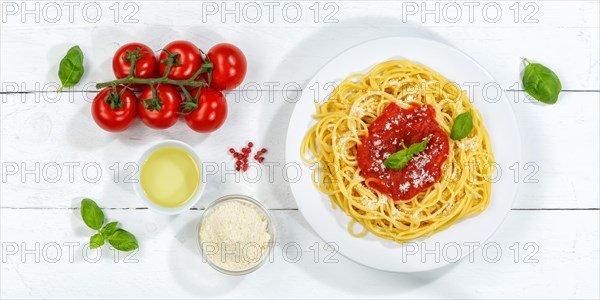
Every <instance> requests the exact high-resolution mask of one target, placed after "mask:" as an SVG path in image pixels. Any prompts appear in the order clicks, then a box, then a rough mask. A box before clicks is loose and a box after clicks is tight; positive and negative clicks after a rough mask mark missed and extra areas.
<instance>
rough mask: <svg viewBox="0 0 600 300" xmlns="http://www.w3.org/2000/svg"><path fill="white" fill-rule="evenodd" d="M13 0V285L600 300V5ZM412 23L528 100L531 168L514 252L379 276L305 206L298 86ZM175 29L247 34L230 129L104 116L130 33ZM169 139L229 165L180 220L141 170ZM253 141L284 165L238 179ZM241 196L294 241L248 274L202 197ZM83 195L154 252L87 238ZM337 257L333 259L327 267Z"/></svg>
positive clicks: (526, 152) (145, 293)
mask: <svg viewBox="0 0 600 300" xmlns="http://www.w3.org/2000/svg"><path fill="white" fill-rule="evenodd" d="M1 4H2V13H1V15H2V21H1V23H0V26H1V29H0V39H1V47H0V52H1V54H0V55H1V61H0V63H1V69H0V79H1V82H2V89H1V90H2V95H1V97H2V99H1V100H2V101H1V106H0V111H1V114H0V118H1V141H0V144H1V149H0V150H1V152H0V156H1V161H2V182H1V189H0V192H1V202H0V204H1V208H0V220H1V236H0V238H1V244H2V250H1V251H2V253H1V256H2V267H1V281H0V282H1V296H2V298H42V297H45V298H79V297H82V298H166V297H168V298H191V297H227V298H280V297H281V298H289V297H302V298H317V297H318V298H329V297H332V298H333V297H335V298H366V297H368V298H374V297H377V298H379V297H381V298H408V297H409V298H447V297H453V298H454V297H456V298H471V297H473V298H504V297H508V298H531V297H537V298H540V297H552V298H598V297H599V293H600V292H599V284H598V282H599V281H600V279H599V273H600V270H599V264H600V261H599V219H600V218H599V217H600V216H599V214H600V210H599V209H600V201H599V188H598V182H599V169H598V168H599V158H598V153H599V138H598V136H599V133H600V132H599V127H600V126H599V121H598V120H599V108H600V107H599V101H598V100H599V96H600V83H599V72H600V64H599V62H600V61H599V53H600V49H599V43H600V41H599V10H600V6H599V3H598V1H533V2H516V1H498V2H493V3H492V4H485V2H481V3H477V2H460V1H459V2H427V3H425V2H421V1H416V2H403V3H401V2H392V1H381V2H366V1H365V2H358V1H357V2H354V1H352V2H329V3H328V2H319V3H317V2H314V1H307V2H292V4H285V3H284V2H282V3H278V2H265V3H263V2H241V3H238V4H236V3H234V2H220V1H218V2H191V1H183V2H171V1H169V2H167V1H156V2H154V1H148V2H114V1H106V2H92V4H85V3H84V2H81V3H79V2H64V3H63V2H36V1H31V2H28V3H27V4H22V3H21V2H10V1H2V3H1ZM236 5H237V6H236ZM436 5H437V6H436ZM436 9H437V10H436ZM426 10H433V12H429V13H427V11H426ZM457 12H460V17H458V15H457ZM496 12H499V14H497V13H496ZM394 35H411V36H423V37H429V38H433V39H436V40H440V41H443V42H445V43H448V44H451V45H453V46H454V47H456V48H458V49H460V50H462V51H464V52H466V53H468V54H469V55H471V56H472V57H473V58H474V59H475V60H477V61H478V62H480V63H481V64H482V65H483V66H484V67H485V68H486V69H488V70H489V71H490V72H491V73H492V75H493V76H495V77H496V79H497V80H498V83H499V84H500V86H501V87H502V88H503V90H504V92H505V93H506V94H507V96H508V98H509V99H510V101H513V102H514V103H513V104H514V105H513V107H514V111H515V114H516V116H517V119H518V123H519V127H520V131H521V135H522V139H523V159H524V162H526V163H529V164H528V165H522V166H519V167H518V168H516V170H518V174H517V173H515V172H516V171H514V170H513V171H510V172H513V174H511V175H512V176H515V179H516V180H518V181H519V182H521V184H520V189H519V192H518V196H517V199H516V200H515V201H514V205H513V209H512V210H511V212H510V213H509V214H508V217H507V218H506V220H505V222H504V223H503V225H502V226H501V227H500V228H499V230H498V231H497V232H496V233H495V234H494V235H493V236H492V238H491V239H490V241H488V242H491V243H494V247H495V248H494V249H500V250H501V251H502V252H501V255H499V256H498V257H496V255H494V253H493V251H491V252H490V251H488V253H484V252H483V251H482V250H481V249H479V250H477V251H476V252H475V254H474V255H473V257H472V259H468V258H467V259H466V260H463V261H461V262H460V263H456V264H453V265H451V266H450V267H446V268H442V269H439V270H436V271H432V272H424V273H415V274H394V273H387V272H381V271H377V270H373V269H370V268H367V267H364V266H361V265H358V264H356V263H354V262H352V261H349V260H348V259H345V258H344V257H343V256H341V255H340V254H335V253H331V252H330V251H326V250H323V249H322V247H323V245H324V242H325V241H322V240H321V239H320V238H319V237H318V236H317V235H316V234H315V232H314V231H313V230H312V229H311V228H310V227H309V225H308V224H307V223H306V221H305V220H304V219H303V217H302V215H301V213H300V212H299V211H298V209H297V205H296V203H295V201H294V199H293V197H292V195H291V192H290V188H289V185H288V183H287V182H286V180H285V176H283V173H282V172H283V171H284V170H285V167H284V163H285V161H284V156H283V153H284V143H283V141H284V139H285V135H286V128H287V125H288V120H289V117H290V114H291V112H292V110H293V107H294V101H295V100H296V99H298V97H299V94H300V93H301V92H302V89H304V91H305V92H306V91H307V87H306V86H305V85H306V83H307V82H308V80H309V79H310V78H311V76H312V75H313V74H315V72H316V71H317V70H318V69H319V68H320V67H321V66H322V65H323V64H324V63H325V62H327V61H328V60H330V59H332V58H333V57H334V56H335V55H336V54H338V53H339V52H341V51H343V50H345V49H347V48H348V47H350V46H353V45H356V44H358V43H361V42H364V41H367V40H370V39H374V38H378V37H384V36H394ZM176 39H187V40H191V41H194V42H195V43H197V44H198V45H199V46H200V47H201V48H204V49H208V48H210V46H212V45H214V44H216V43H219V42H231V43H234V44H236V45H238V46H239V47H240V48H242V49H243V50H244V52H245V53H246V55H247V58H248V61H249V71H248V75H247V78H246V81H245V83H244V85H243V87H242V88H241V89H240V90H237V91H234V92H231V93H229V94H228V95H227V98H228V101H229V104H230V105H229V108H230V113H229V117H228V120H227V123H226V124H225V126H224V127H223V128H222V129H220V130H219V131H217V132H216V133H214V134H210V135H201V134H197V133H194V132H192V131H190V130H188V128H187V127H186V125H185V124H184V123H183V122H180V123H178V124H176V125H175V126H174V127H173V128H170V129H168V130H165V131H154V130H150V129H148V128H145V127H144V126H143V125H141V124H139V123H138V124H137V125H135V126H134V127H133V128H131V129H130V130H128V131H126V132H124V133H121V134H110V133H106V132H103V131H101V130H100V129H99V128H98V127H97V126H96V125H95V124H94V122H93V120H92V118H91V116H90V112H89V111H90V101H91V99H93V96H94V95H95V89H94V88H93V85H94V83H95V82H99V81H106V80H109V79H111V78H112V71H111V66H110V59H111V57H112V54H113V53H114V51H115V50H116V48H117V47H118V46H119V45H121V44H123V43H126V42H131V41H140V42H144V43H146V44H148V45H150V46H151V47H152V48H155V49H159V48H160V47H162V46H163V45H165V44H166V43H167V42H169V41H171V40H176ZM75 44H78V45H80V46H81V48H82V49H83V52H84V54H85V67H86V73H85V76H84V78H83V79H82V82H81V83H80V84H79V85H78V86H77V87H75V88H73V89H70V90H69V91H67V92H64V93H62V94H57V93H56V92H55V90H56V88H57V87H58V84H57V81H58V79H57V76H56V73H57V68H58V62H59V60H60V59H61V57H62V56H63V55H64V53H65V52H66V50H67V49H68V48H69V47H70V46H72V45H75ZM398 51H400V52H401V49H398ZM521 57H527V58H530V59H534V60H537V61H539V62H542V63H544V64H545V65H547V66H549V67H550V68H552V69H553V70H554V71H555V72H556V73H557V74H558V75H559V76H560V78H561V80H562V83H563V88H564V92H563V93H562V94H561V96H560V99H559V102H558V103H557V104H556V105H552V106H548V105H540V104H537V103H531V102H530V101H529V100H527V99H526V98H525V95H524V93H523V92H522V88H521V87H520V85H519V82H520V76H519V68H520V58H521ZM164 139H178V140H182V141H184V142H186V143H189V144H190V145H192V146H193V147H194V148H195V149H196V150H197V151H198V152H199V154H200V155H201V156H202V157H203V158H205V160H209V161H211V162H214V163H217V164H218V165H219V166H220V167H219V170H217V171H216V172H217V173H216V175H212V176H210V177H209V182H208V183H207V190H206V192H205V195H204V196H203V197H202V199H201V201H200V202H199V204H198V205H197V206H196V208H195V209H194V210H191V211H189V212H187V213H184V214H181V215H179V216H176V217H167V216H162V215H158V214H156V213H154V212H152V211H149V210H148V209H146V207H144V205H143V204H142V203H141V201H140V200H138V199H137V198H136V196H135V195H134V192H133V189H132V187H131V184H130V183H128V176H129V175H130V173H131V172H132V170H133V169H131V165H129V164H128V163H131V162H135V161H136V160H137V159H138V157H139V155H140V154H141V152H142V151H143V150H144V149H145V148H146V147H148V146H149V145H151V144H153V143H156V142H157V141H160V140H164ZM248 140H252V141H253V142H254V143H255V144H257V145H259V146H266V147H268V148H269V153H268V156H267V157H268V159H267V160H268V161H270V162H273V163H276V165H274V166H273V171H272V172H267V171H268V169H266V168H263V176H262V177H261V178H260V179H259V180H258V181H256V180H254V179H255V178H254V177H253V175H252V174H248V176H246V177H241V178H238V179H236V178H235V177H234V176H233V175H231V174H230V175H225V178H222V177H223V176H221V174H222V173H223V172H224V171H227V170H231V169H232V168H233V160H232V159H231V158H230V157H229V155H228V153H227V149H228V148H229V147H231V146H234V147H241V146H242V143H244V142H246V141H248ZM221 163H224V165H221ZM507 171H508V170H507ZM99 172H100V173H99ZM267 175H271V176H267ZM269 177H270V178H269ZM255 181H256V182H255ZM230 193H243V194H249V195H252V196H255V197H256V198H258V199H260V200H261V201H263V203H265V205H266V206H267V207H268V208H269V209H271V211H272V214H273V216H274V218H275V221H276V225H277V230H278V239H279V241H280V243H281V244H282V245H281V246H278V247H276V248H275V255H274V259H273V262H272V263H268V264H267V265H265V266H264V267H263V268H262V269H260V270H259V271H257V272H256V273H253V274H251V275H248V276H245V277H228V276H225V275H222V274H220V273H217V272H216V271H214V270H212V269H211V268H210V267H209V266H208V265H207V264H205V263H203V262H202V261H201V258H200V256H199V254H198V251H197V248H196V239H195V228H196V223H197V220H198V218H199V217H200V215H201V214H202V211H203V208H204V207H205V206H206V205H207V204H208V203H210V201H212V200H214V199H216V198H217V197H219V196H222V195H225V194H230ZM84 196H85V197H90V198H92V199H95V200H97V202H98V203H100V205H101V206H102V207H103V208H105V214H106V215H107V217H108V218H109V219H114V220H118V221H120V222H122V224H123V226H124V228H126V229H128V230H129V231H131V232H134V233H135V234H136V236H137V237H138V240H139V242H140V251H139V252H137V253H135V254H133V255H130V256H128V257H126V256H125V255H123V254H121V255H119V256H117V257H115V252H114V251H111V250H110V249H109V248H108V247H104V248H102V251H101V252H95V251H86V250H87V247H86V246H87V245H86V243H87V239H88V237H89V235H90V234H91V231H90V230H88V229H86V228H85V226H84V225H83V223H82V221H81V219H80V217H79V210H78V209H77V207H78V203H79V201H80V200H81V198H82V197H84ZM495 200H496V201H504V200H505V201H510V199H495ZM315 243H317V244H318V245H319V246H320V247H321V249H320V250H319V252H318V254H319V255H318V257H317V258H316V261H315V252H316V251H315V248H314V247H313V248H311V246H313V245H314V244H315ZM290 244H292V245H294V246H293V247H289V246H283V245H290ZM299 251H300V252H299ZM331 254H333V255H334V256H333V259H334V260H335V262H334V263H326V262H325V259H326V255H331ZM490 256H491V257H490Z"/></svg>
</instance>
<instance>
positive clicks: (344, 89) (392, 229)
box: [301, 60, 494, 243]
mask: <svg viewBox="0 0 600 300" xmlns="http://www.w3.org/2000/svg"><path fill="white" fill-rule="evenodd" d="M390 104H395V105H397V106H399V107H400V108H402V109H411V108H414V107H416V106H422V107H425V106H427V107H431V108H433V110H434V116H433V118H435V122H436V123H437V125H438V126H439V128H441V130H443V132H445V133H446V135H448V136H449V134H450V131H451V128H452V124H453V122H454V120H455V118H456V117H457V116H458V115H459V114H461V113H463V112H467V111H470V112H471V114H472V116H473V129H472V130H471V132H470V133H469V134H468V136H467V137H466V138H463V139H461V140H458V141H455V140H452V139H450V138H448V142H447V143H448V144H447V145H448V149H447V158H446V157H444V158H445V161H444V162H443V165H442V168H441V170H442V171H441V176H438V177H439V178H438V180H436V181H435V182H432V184H430V185H429V186H428V187H427V188H425V189H424V190H422V191H421V192H419V193H418V194H416V195H415V196H414V197H412V198H410V199H408V200H402V199H395V200H394V199H393V198H392V197H391V196H390V195H389V193H387V194H386V193H383V192H381V191H380V189H375V188H373V186H372V181H373V180H374V179H373V178H365V177H364V176H363V175H364V174H365V171H366V170H361V169H360V167H359V161H358V159H357V156H358V155H357V149H358V146H359V145H360V144H361V143H362V141H363V140H364V139H365V138H367V137H368V135H369V128H370V126H371V125H372V124H373V123H374V122H375V121H376V120H377V118H378V117H380V116H381V115H382V114H383V113H384V110H385V109H386V107H388V106H390ZM316 110H317V113H316V114H315V115H314V116H313V117H314V118H315V119H316V120H317V123H316V124H315V125H314V126H313V127H312V128H311V129H310V130H309V131H308V133H307V134H306V136H305V137H304V140H303V142H302V148H301V156H302V159H303V160H304V162H305V163H307V164H310V165H313V166H315V169H314V171H313V175H312V176H313V177H312V179H313V182H314V183H315V185H316V186H317V188H318V189H319V190H320V191H321V192H322V193H324V194H326V195H328V196H329V198H330V199H331V203H332V206H333V207H334V208H336V207H339V208H340V209H342V210H343V211H344V212H345V213H346V214H347V215H348V216H350V217H351V218H352V221H351V222H350V224H349V225H348V230H349V231H350V233H351V234H352V235H353V236H355V237H361V236H364V235H366V234H367V233H368V232H370V233H372V234H374V235H376V236H379V237H381V238H384V239H388V240H393V241H396V242H399V243H403V242H406V241H410V240H413V239H416V238H419V237H427V236H430V235H432V234H434V233H436V232H439V231H441V230H444V229H446V228H448V227H449V226H451V225H452V224H454V223H455V222H457V221H459V220H461V219H463V218H466V217H468V216H471V215H475V214H478V213H481V212H482V211H484V210H485V209H486V207H487V206H488V204H489V200H490V193H491V179H492V173H493V171H494V157H493V154H492V146H491V142H490V138H489V136H488V133H487V131H486V129H485V127H484V125H483V121H482V118H481V115H480V113H479V112H478V111H477V110H476V109H475V108H473V106H472V104H471V102H470V100H469V98H468V97H467V96H466V92H464V91H462V90H461V89H460V88H459V87H458V86H457V85H456V84H454V83H452V82H450V81H449V80H448V79H446V78H444V77H443V76H442V75H440V74H438V73H437V72H435V71H433V70H431V69H429V68H427V67H425V66H422V65H418V64H415V63H413V62H410V61H406V60H392V61H386V62H383V63H380V64H378V65H376V66H374V67H373V68H372V69H371V70H369V71H368V72H367V73H366V74H353V75H350V76H349V77H347V78H346V79H344V80H343V81H342V82H341V83H340V84H339V85H338V86H337V87H336V88H335V89H334V91H333V93H332V95H331V96H330V98H329V99H328V100H327V101H325V102H323V103H322V104H319V103H316ZM407 146H408V145H407ZM382 167H383V166H382ZM398 184H399V185H400V186H403V185H407V184H410V182H399V183H398ZM357 222H358V223H360V224H361V225H362V226H363V227H364V230H362V231H361V232H359V233H356V232H355V231H354V229H353V227H354V225H355V223H357Z"/></svg>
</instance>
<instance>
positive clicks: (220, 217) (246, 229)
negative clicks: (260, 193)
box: [199, 200, 271, 270]
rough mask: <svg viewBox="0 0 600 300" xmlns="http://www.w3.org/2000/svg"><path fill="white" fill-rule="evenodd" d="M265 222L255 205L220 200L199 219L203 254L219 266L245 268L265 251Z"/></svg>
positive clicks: (266, 240)
mask: <svg viewBox="0 0 600 300" xmlns="http://www.w3.org/2000/svg"><path fill="white" fill-rule="evenodd" d="M268 225H269V224H268V221H267V219H266V217H265V216H264V215H263V213H262V212H260V211H259V210H258V208H256V207H255V206H253V205H250V204H248V203H245V202H242V201H236V200H234V201H227V202H223V203H221V204H219V205H218V206H216V207H215V208H214V209H213V211H211V212H210V213H209V214H208V215H207V216H205V217H204V220H203V221H202V225H201V227H200V232H199V234H200V241H202V253H203V254H204V255H205V257H207V258H208V259H209V260H210V261H211V262H212V263H214V264H215V265H217V266H219V267H221V268H224V269H227V270H247V269H249V268H251V267H253V266H254V265H256V264H258V263H259V262H260V261H261V259H262V257H263V254H264V253H265V252H266V251H268V248H269V244H268V243H269V242H270V241H271V236H270V235H269V231H268Z"/></svg>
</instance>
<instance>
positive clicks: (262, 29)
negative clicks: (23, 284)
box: [0, 1, 600, 91]
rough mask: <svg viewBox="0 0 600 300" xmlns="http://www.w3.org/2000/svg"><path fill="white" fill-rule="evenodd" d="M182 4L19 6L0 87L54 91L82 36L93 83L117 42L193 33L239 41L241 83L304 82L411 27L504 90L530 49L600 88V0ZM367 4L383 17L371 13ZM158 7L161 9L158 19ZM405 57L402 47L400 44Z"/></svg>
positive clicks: (580, 83) (199, 39)
mask: <svg viewBox="0 0 600 300" xmlns="http://www.w3.org/2000/svg"><path fill="white" fill-rule="evenodd" d="M150 3H151V4H150ZM184 3H185V5H186V7H189V9H186V10H181V8H180V6H178V5H174V4H171V2H169V4H166V3H156V2H141V3H140V4H139V12H138V13H137V14H136V16H138V19H139V22H138V23H135V24H127V26H123V24H122V23H116V24H115V22H114V20H113V19H112V18H111V17H110V16H111V15H110V12H111V10H110V5H113V4H112V2H111V3H102V2H101V5H103V6H102V10H103V12H105V13H104V15H103V18H102V19H101V20H100V21H99V22H97V23H91V22H85V21H82V20H79V19H75V20H78V21H76V26H73V24H70V23H68V22H67V21H65V22H63V23H61V22H57V23H56V24H53V23H48V22H43V18H42V21H40V22H38V23H36V22H33V18H32V17H30V18H29V19H28V18H25V21H26V22H24V23H21V22H20V20H21V19H20V18H18V16H19V15H18V14H17V16H16V17H15V16H12V15H11V16H7V23H6V25H4V24H3V27H2V29H0V30H1V31H0V32H1V35H2V43H3V45H4V47H3V51H2V53H0V61H1V64H2V66H3V67H2V70H1V71H0V77H1V78H2V87H1V89H2V91H39V90H42V91H51V90H56V89H57V88H58V83H57V82H58V79H57V76H56V74H57V69H58V63H59V61H60V59H61V58H62V56H63V55H64V53H65V52H66V50H67V49H68V48H69V47H70V46H71V45H74V44H79V45H80V46H81V47H82V49H83V51H84V53H85V57H86V69H87V72H86V74H85V75H84V78H83V79H82V82H81V83H80V85H79V86H77V87H76V88H75V89H77V90H82V89H87V88H89V86H91V85H93V84H94V83H96V82H99V81H107V80H110V79H111V78H112V77H113V75H112V70H111V67H110V59H111V57H112V54H113V53H114V51H115V50H116V49H117V47H118V46H119V45H121V44H124V43H127V42H131V41H142V42H145V43H147V44H149V45H150V46H151V47H152V48H154V49H160V47H162V46H163V45H165V44H166V43H168V42H169V41H171V40H175V39H189V40H192V41H194V42H196V43H198V45H199V46H200V47H201V48H204V49H205V50H206V49H208V48H209V47H210V46H212V45H214V44H216V43H219V42H231V43H234V44H236V45H238V46H239V47H240V48H242V49H243V50H244V52H245V53H246V55H247V57H248V61H249V71H248V76H247V78H246V81H245V83H244V84H243V85H242V89H257V88H259V89H265V90H268V89H270V88H272V87H275V88H276V89H283V88H286V87H287V88H290V87H291V88H294V87H295V88H301V87H304V86H305V84H306V83H307V82H308V80H309V79H310V78H311V77H312V75H314V74H315V72H316V71H317V70H319V69H320V68H321V67H322V66H323V64H325V63H326V62H327V61H329V60H330V59H332V58H333V57H335V56H336V55H337V54H339V53H340V52H342V51H344V50H346V49H348V48H349V47H352V46H354V45H356V44H359V43H361V42H364V41H368V40H371V39H375V38H379V37H387V36H394V35H408V36H422V37H427V38H432V39H435V40H438V41H441V42H444V43H448V44H451V45H452V46H454V47H456V48H458V49H460V50H462V51H464V52H466V53H468V54H469V55H470V56H472V57H473V58H474V59H475V60H477V61H478V62H479V63H481V64H482V65H483V66H484V67H485V68H486V69H487V70H489V71H490V72H491V74H493V76H494V77H495V78H496V80H497V81H498V82H499V84H500V85H501V86H502V87H503V88H504V89H519V88H520V87H519V82H520V79H519V78H520V76H519V72H520V69H521V67H522V66H521V63H520V58H521V57H528V58H530V59H532V60H537V61H540V62H542V63H544V64H546V65H548V66H549V67H551V68H552V69H553V70H554V71H556V72H557V74H559V76H560V77H561V79H562V81H563V82H562V83H563V87H564V88H565V89H568V90H600V85H599V84H600V83H599V81H600V78H599V75H598V74H599V73H600V63H599V61H600V58H599V55H600V54H599V53H600V48H599V47H600V46H599V44H600V39H599V34H600V31H599V30H600V29H599V25H598V24H599V23H598V15H597V12H598V9H599V7H598V3H597V2H593V1H572V2H571V1H570V2H568V3H564V2H549V1H542V2H539V3H537V2H535V3H536V4H535V5H537V6H538V9H537V10H538V12H537V13H536V14H535V19H537V20H538V22H537V23H533V22H532V23H525V22H524V19H525V17H526V15H528V14H527V13H526V10H524V7H521V6H520V5H523V6H524V4H523V3H520V4H519V7H521V10H520V13H519V16H518V17H517V20H519V22H515V21H514V18H515V16H514V15H515V14H516V10H515V9H516V8H513V9H511V5H514V3H517V2H514V3H513V2H510V1H509V2H504V1H501V2H498V3H499V5H500V6H501V8H500V10H501V11H502V12H503V15H502V18H501V20H500V21H498V22H496V23H494V22H491V21H486V19H485V18H484V17H483V16H482V15H481V12H479V15H478V16H477V15H476V16H475V17H474V18H473V21H472V22H470V21H469V19H468V18H467V15H466V14H467V13H468V10H465V8H466V7H464V6H463V8H462V9H461V12H463V13H464V14H465V16H464V17H463V19H462V21H460V22H457V23H456V24H454V23H449V22H448V20H447V17H448V16H447V14H449V13H444V12H443V7H445V6H444V5H447V4H448V2H441V4H440V5H441V6H440V7H442V8H440V12H439V16H440V20H438V21H436V19H435V17H436V16H435V14H433V15H432V16H428V15H425V16H424V18H425V19H424V22H422V21H421V13H423V11H422V10H421V9H419V11H418V13H417V15H412V14H411V15H408V16H406V18H404V19H403V17H402V12H404V11H405V10H406V8H404V10H403V7H402V4H400V3H394V2H392V1H384V2H380V3H378V5H373V4H371V3H370V2H354V1H349V2H341V3H339V4H335V5H337V6H338V11H339V12H338V13H337V14H336V19H337V20H338V22H337V23H323V22H322V21H319V22H314V18H310V16H311V14H313V13H314V10H313V9H311V8H310V5H311V4H312V2H299V3H300V5H301V11H302V12H304V14H303V18H302V20H301V21H299V22H297V23H291V22H286V21H285V20H283V21H282V20H281V18H279V19H277V20H274V22H272V23H271V22H268V19H267V21H262V22H257V23H248V22H244V18H243V17H242V18H241V19H240V22H236V21H235V18H234V17H235V16H233V17H227V16H228V15H225V22H224V23H223V22H221V18H220V14H221V13H222V11H221V10H219V12H218V15H217V16H216V17H215V16H214V15H212V14H211V15H209V16H206V20H205V21H206V22H202V18H203V15H201V14H199V13H198V12H204V11H205V10H203V7H202V4H200V3H193V2H184ZM211 3H212V2H211ZM411 3H412V2H411ZM423 3H425V2H423ZM450 3H457V2H450ZM458 3H460V2H458ZM321 5H323V6H324V4H321ZM461 5H464V4H462V3H461ZM319 7H321V6H319ZM204 9H206V8H204ZM315 9H316V7H315ZM321 9H324V7H321ZM334 9H335V8H334ZM281 10H282V7H280V8H279V10H278V11H275V14H281ZM241 11H243V8H242V9H241ZM365 11H366V12H368V14H369V15H373V16H377V17H376V18H371V17H367V16H364V12H365ZM490 13H491V12H490ZM207 14H208V13H207ZM239 14H243V16H246V15H245V14H244V13H239ZM405 14H407V13H405ZM157 15H160V16H161V17H160V18H156V17H155V16H157ZM234 15H235V13H234ZM324 15H325V10H324V11H321V14H320V18H325V17H324ZM28 20H29V21H28ZM61 20H62V19H61ZM115 25H118V26H115ZM241 28H243V30H241ZM557 41H560V42H557ZM22 49H48V51H46V52H45V54H44V55H30V56H28V57H27V59H15V58H16V57H21V52H22V51H23V50H22ZM398 55H400V56H401V55H402V51H401V49H399V50H398ZM409 59H410V58H409Z"/></svg>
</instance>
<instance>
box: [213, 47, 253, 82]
mask: <svg viewBox="0 0 600 300" xmlns="http://www.w3.org/2000/svg"><path fill="white" fill-rule="evenodd" d="M206 55H207V56H208V58H209V59H210V61H211V62H212V63H213V65H214V68H213V71H212V79H211V82H210V86H211V87H213V88H215V89H218V90H221V91H223V90H231V89H234V88H236V87H237V86H238V85H240V83H242V81H244V77H246V68H247V64H246V56H244V53H242V50H240V48H238V47H236V46H234V45H232V44H227V43H223V44H217V45H215V46H213V47H212V48H210V50H208V53H207V54H206Z"/></svg>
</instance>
